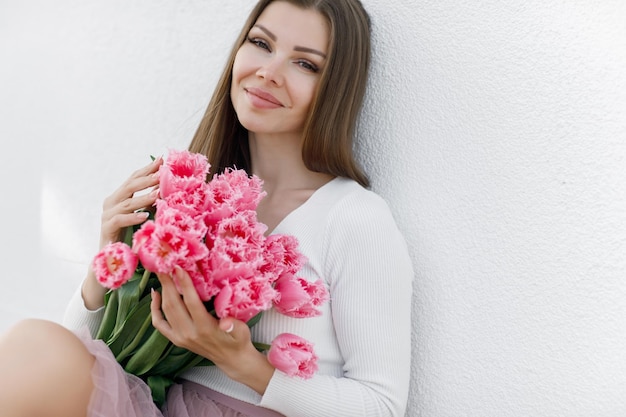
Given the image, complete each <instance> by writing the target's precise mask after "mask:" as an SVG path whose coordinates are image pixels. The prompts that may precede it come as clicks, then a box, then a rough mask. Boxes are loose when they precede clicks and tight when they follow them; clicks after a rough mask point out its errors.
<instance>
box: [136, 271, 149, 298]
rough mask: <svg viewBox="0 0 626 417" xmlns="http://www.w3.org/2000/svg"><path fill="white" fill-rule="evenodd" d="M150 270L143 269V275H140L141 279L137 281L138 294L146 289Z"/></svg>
mask: <svg viewBox="0 0 626 417" xmlns="http://www.w3.org/2000/svg"><path fill="white" fill-rule="evenodd" d="M150 274H151V272H150V271H148V270H147V269H146V270H144V272H143V275H142V276H141V281H139V296H140V297H141V294H143V290H145V289H146V285H147V284H148V279H149V278H150Z"/></svg>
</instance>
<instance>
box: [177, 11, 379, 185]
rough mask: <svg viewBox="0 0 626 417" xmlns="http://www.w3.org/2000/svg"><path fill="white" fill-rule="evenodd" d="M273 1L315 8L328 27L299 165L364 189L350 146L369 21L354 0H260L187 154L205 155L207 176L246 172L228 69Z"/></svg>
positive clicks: (244, 141) (246, 153)
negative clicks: (208, 168) (327, 44)
mask: <svg viewBox="0 0 626 417" xmlns="http://www.w3.org/2000/svg"><path fill="white" fill-rule="evenodd" d="M273 1H286V2H288V3H291V4H293V5H296V6H298V7H301V8H303V9H313V10H316V11H318V12H319V13H321V14H322V16H324V17H325V18H326V19H327V21H328V24H329V28H330V48H329V51H328V57H327V61H326V64H325V66H324V69H323V70H322V74H321V77H320V81H319V85H318V88H317V92H316V94H315V97H314V98H313V102H312V103H311V109H310V112H309V116H308V118H307V120H306V122H305V125H304V137H303V146H302V159H303V161H304V164H305V165H306V167H307V168H308V169H310V170H311V171H316V172H323V173H326V174H331V175H334V176H341V177H348V178H352V179H353V180H355V181H357V182H359V183H360V184H361V185H363V186H366V187H367V186H368V185H369V180H368V179H367V177H366V175H365V174H364V173H363V171H362V170H361V168H360V167H359V165H358V164H357V163H356V161H355V159H354V156H353V143H352V138H353V135H354V129H355V126H356V122H357V118H358V116H359V112H360V110H361V105H362V103H363V97H364V95H365V88H366V84H367V76H368V71H369V63H370V19H369V16H368V14H367V12H366V11H365V10H364V8H363V6H362V4H361V2H360V0H260V1H259V2H258V3H257V4H256V6H255V7H254V9H253V10H252V12H250V15H249V16H248V20H247V21H246V23H245V25H244V26H243V28H242V30H241V33H240V34H239V37H238V38H237V40H236V41H235V44H234V46H233V49H232V51H231V53H230V56H229V58H228V61H227V63H226V66H225V68H224V71H223V72H222V75H221V77H220V79H219V81H218V83H217V87H216V89H215V91H214V93H213V97H212V98H211V101H210V102H209V105H208V107H207V109H206V111H205V113H204V116H203V118H202V120H201V122H200V125H199V126H198V129H197V130H196V133H195V135H194V137H193V139H192V141H191V144H190V145H189V150H190V151H192V152H199V153H203V154H205V155H206V156H207V157H208V159H209V162H210V163H211V173H212V174H214V173H216V172H221V171H223V170H224V169H225V168H227V167H233V166H236V167H237V168H243V169H246V170H249V169H250V150H249V147H248V131H247V130H246V129H245V128H244V127H243V126H242V125H241V124H240V123H239V121H238V119H237V114H236V113H235V110H234V108H233V105H232V102H231V99H230V88H231V81H232V70H233V63H234V61H235V55H236V54H237V51H238V50H239V48H240V47H241V45H242V44H243V43H244V42H245V41H246V38H247V36H248V32H249V31H250V29H251V28H252V26H254V24H255V23H256V20H257V19H258V18H259V16H260V15H261V13H262V12H263V10H265V8H266V7H267V6H268V5H269V4H270V3H272V2H273Z"/></svg>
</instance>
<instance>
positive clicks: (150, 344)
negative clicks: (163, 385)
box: [124, 327, 171, 375]
mask: <svg viewBox="0 0 626 417" xmlns="http://www.w3.org/2000/svg"><path fill="white" fill-rule="evenodd" d="M152 329H153V330H152V334H151V335H150V337H148V339H147V340H146V341H145V342H144V343H143V344H142V345H141V346H139V348H138V349H137V350H136V351H135V353H133V355H132V356H131V357H130V359H129V360H128V363H126V366H125V367H124V369H125V370H126V372H128V373H131V374H135V375H143V374H145V373H147V372H148V371H149V370H150V369H152V368H153V367H154V366H155V365H156V364H157V362H158V361H159V359H160V358H161V356H162V354H163V352H164V351H165V350H166V349H167V347H168V344H169V343H171V342H170V341H169V340H168V339H167V338H166V337H165V336H163V335H162V334H161V333H159V331H158V330H156V329H154V327H153V328H152Z"/></svg>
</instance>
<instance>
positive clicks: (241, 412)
mask: <svg viewBox="0 0 626 417" xmlns="http://www.w3.org/2000/svg"><path fill="white" fill-rule="evenodd" d="M76 335H77V336H78V337H79V338H80V339H81V340H82V342H83V343H84V344H85V346H86V347H87V350H89V352H91V354H92V355H94V357H95V358H96V361H95V363H94V366H93V369H92V372H91V374H92V379H93V384H94V392H93V394H92V395H91V400H90V402H89V411H88V416H89V417H281V416H282V414H279V413H277V412H275V411H272V410H268V409H266V408H261V407H257V406H255V405H253V404H249V403H245V402H242V401H239V400H236V399H234V398H231V397H228V396H226V395H223V394H220V393H218V392H216V391H213V390H211V389H209V388H206V387H204V386H202V385H199V384H196V383H193V382H190V381H184V382H182V383H180V384H174V385H173V386H171V387H170V389H169V391H168V395H167V401H166V405H165V406H164V410H159V409H158V408H157V407H156V405H155V404H154V403H153V402H152V396H151V394H150V388H149V387H148V385H147V384H146V383H144V382H143V381H142V380H141V379H140V378H138V377H136V376H135V375H132V374H128V373H126V372H124V369H123V368H122V367H121V366H120V365H119V364H118V363H117V361H116V360H115V357H114V356H113V354H112V353H111V351H110V350H109V348H108V347H107V346H106V345H105V344H104V342H102V341H101V340H93V339H92V338H91V336H90V335H89V332H88V331H87V330H86V329H82V330H80V331H77V332H76Z"/></svg>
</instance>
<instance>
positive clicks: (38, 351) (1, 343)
mask: <svg viewBox="0 0 626 417" xmlns="http://www.w3.org/2000/svg"><path fill="white" fill-rule="evenodd" d="M81 359H82V360H83V361H90V359H91V355H90V354H89V352H88V351H87V349H86V348H85V346H84V345H83V343H82V342H81V341H80V339H79V338H78V337H77V336H76V335H75V334H74V333H73V332H71V331H70V330H68V329H67V328H65V327H63V326H61V325H60V324H58V323H55V322H52V321H49V320H42V319H25V320H22V321H19V322H17V323H15V324H14V325H13V326H12V327H11V328H9V330H8V331H7V332H6V333H5V334H4V335H3V336H2V337H0V363H2V366H4V367H7V366H8V367H15V366H17V364H20V365H21V366H26V365H27V364H30V365H28V367H33V366H37V367H39V369H40V370H43V368H45V367H50V366H53V367H59V366H63V363H64V361H65V360H71V361H80V360H81ZM23 371H25V369H23Z"/></svg>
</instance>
